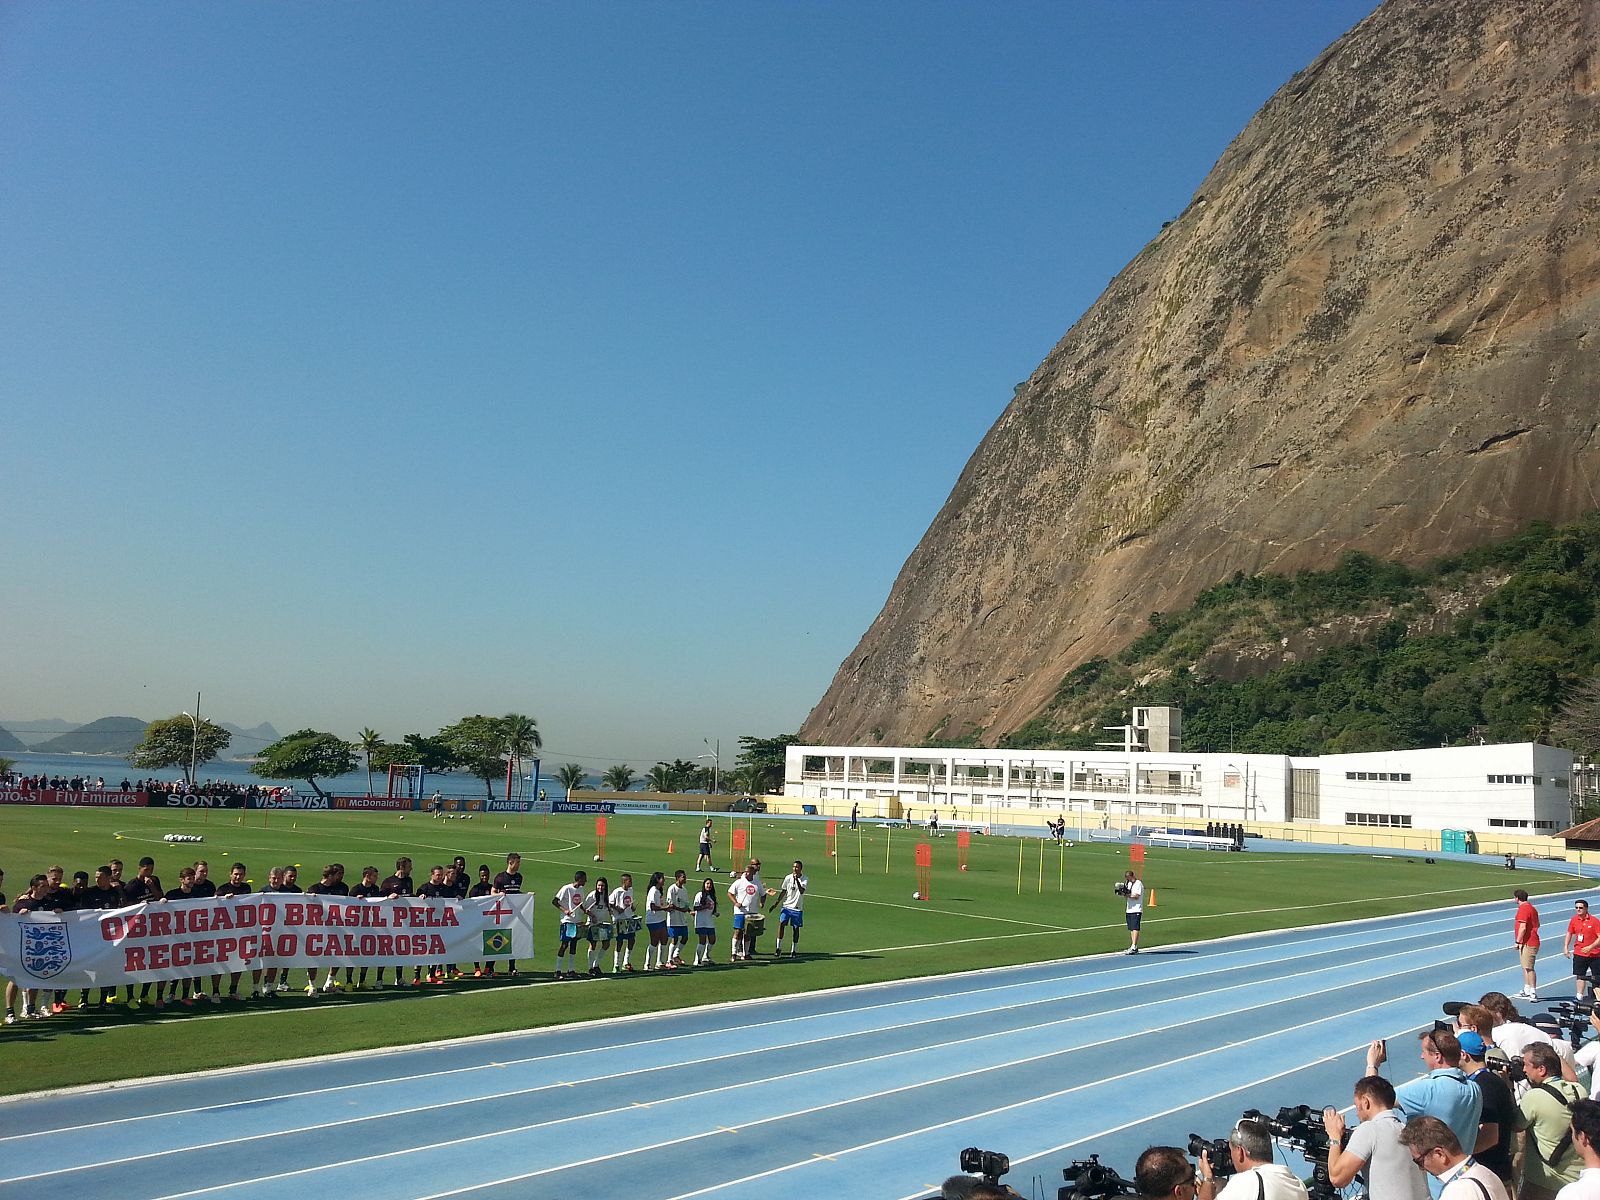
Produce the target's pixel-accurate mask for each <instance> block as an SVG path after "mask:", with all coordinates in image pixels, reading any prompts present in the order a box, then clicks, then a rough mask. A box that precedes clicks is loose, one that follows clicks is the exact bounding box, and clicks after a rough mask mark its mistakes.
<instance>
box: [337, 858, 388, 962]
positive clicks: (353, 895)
mask: <svg viewBox="0 0 1600 1200" xmlns="http://www.w3.org/2000/svg"><path fill="white" fill-rule="evenodd" d="M382 896H383V887H382V885H381V884H379V883H378V868H377V867H362V868H361V882H360V883H358V884H355V885H354V886H352V887H351V889H350V899H352V900H377V899H381V898H382ZM353 969H354V968H351V967H346V968H345V969H344V982H345V986H346V987H353V988H354V989H355V990H357V991H364V990H366V986H367V968H366V967H362V968H361V974H360V975H359V976H358V977H357V978H356V980H355V982H354V983H353V984H352V983H351V980H350V972H351V971H352V970H353ZM378 972H379V974H380V975H381V974H382V973H383V968H382V967H379V968H378Z"/></svg>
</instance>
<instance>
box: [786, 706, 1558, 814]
mask: <svg viewBox="0 0 1600 1200" xmlns="http://www.w3.org/2000/svg"><path fill="white" fill-rule="evenodd" d="M1154 724H1155V726H1156V728H1158V729H1160V730H1161V731H1162V736H1160V737H1158V738H1150V739H1149V741H1146V740H1145V739H1144V738H1143V737H1141V736H1140V730H1141V726H1140V724H1139V721H1138V716H1137V714H1136V719H1135V721H1134V723H1133V724H1132V725H1130V726H1129V727H1128V730H1126V731H1125V736H1126V739H1127V743H1128V744H1132V745H1135V746H1143V745H1147V744H1150V743H1151V742H1154V743H1156V744H1157V745H1161V746H1164V747H1165V748H1164V749H1105V750H993V749H946V748H933V747H892V748H891V747H886V746H790V747H789V750H788V754H787V760H786V764H785V774H784V795H785V797H787V798H790V799H798V800H803V801H806V802H810V803H816V802H824V803H825V805H826V809H827V810H828V811H833V812H837V811H843V810H847V809H848V808H849V807H850V806H851V805H859V806H860V809H861V812H862V814H863V816H868V817H887V818H898V817H902V816H904V815H906V814H907V812H908V811H909V812H910V813H911V814H912V815H915V814H916V813H917V811H918V810H919V809H920V810H925V809H926V808H928V807H930V806H935V805H936V806H938V807H940V808H944V809H948V808H951V807H954V808H956V809H958V810H965V811H970V812H973V813H974V814H976V812H977V811H979V810H981V812H982V814H983V815H984V816H985V817H986V819H989V820H993V821H999V822H1006V821H1008V820H1027V819H1028V818H1027V817H1025V816H1023V815H1022V814H1024V813H1031V814H1033V815H1034V817H1035V818H1036V819H1038V820H1043V819H1044V818H1045V817H1056V816H1062V815H1065V816H1067V817H1068V818H1069V819H1070V820H1071V821H1072V823H1074V824H1084V823H1090V822H1093V821H1096V820H1098V819H1099V818H1101V817H1111V818H1116V819H1117V820H1118V822H1119V823H1128V822H1129V821H1132V822H1137V823H1139V824H1149V825H1168V824H1171V825H1187V826H1192V825H1195V824H1196V823H1199V824H1204V823H1205V822H1207V821H1224V822H1234V821H1240V822H1279V823H1297V822H1300V823H1305V824H1307V825H1324V826H1327V825H1347V826H1364V827H1385V828H1391V829H1417V830H1438V829H1471V830H1476V831H1478V832H1480V833H1485V834H1488V833H1498V834H1505V835H1523V836H1534V835H1538V836H1548V835H1550V834H1553V833H1555V832H1556V831H1557V830H1561V829H1565V828H1567V827H1568V826H1569V825H1571V824H1572V804H1571V800H1570V792H1571V786H1572V770H1573V764H1572V755H1571V753H1570V752H1568V751H1566V750H1558V749H1556V748H1554V747H1551V746H1543V745H1539V744H1538V743H1534V742H1519V743H1515V744H1511V745H1495V746H1449V747H1444V748H1440V749H1436V750H1394V751H1386V752H1383V753H1373V754H1328V755H1322V756H1320V757H1315V758H1302V757H1293V756H1289V755H1280V754H1231V753H1229V754H1217V753H1206V754H1196V753H1189V752H1185V751H1182V750H1178V749H1176V748H1174V747H1175V745H1176V744H1177V738H1176V736H1175V733H1176V728H1177V726H1176V724H1175V723H1173V724H1172V726H1171V728H1172V731H1173V734H1174V736H1167V734H1166V731H1167V728H1168V722H1166V720H1165V719H1159V720H1157V721H1155V722H1154ZM1150 727H1151V723H1150V722H1149V721H1147V722H1146V724H1145V725H1144V726H1143V727H1142V728H1143V729H1145V730H1148V729H1149V728H1150Z"/></svg>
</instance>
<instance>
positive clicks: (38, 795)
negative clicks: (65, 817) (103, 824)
mask: <svg viewBox="0 0 1600 1200" xmlns="http://www.w3.org/2000/svg"><path fill="white" fill-rule="evenodd" d="M144 803H145V795H144V793H143V792H72V791H59V792H58V791H52V790H49V789H33V790H31V791H26V792H24V791H21V790H19V789H15V788H6V789H0V804H64V805H73V806H75V807H82V808H143V807H144Z"/></svg>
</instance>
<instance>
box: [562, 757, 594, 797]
mask: <svg viewBox="0 0 1600 1200" xmlns="http://www.w3.org/2000/svg"><path fill="white" fill-rule="evenodd" d="M585 774H587V772H586V771H584V769H583V768H582V767H580V766H579V765H578V764H577V763H562V764H561V769H560V770H558V771H557V772H556V782H557V783H559V784H560V785H561V786H562V787H564V788H566V789H567V799H568V800H571V799H572V789H573V788H575V787H578V786H580V785H581V784H582V783H583V777H584V775H585Z"/></svg>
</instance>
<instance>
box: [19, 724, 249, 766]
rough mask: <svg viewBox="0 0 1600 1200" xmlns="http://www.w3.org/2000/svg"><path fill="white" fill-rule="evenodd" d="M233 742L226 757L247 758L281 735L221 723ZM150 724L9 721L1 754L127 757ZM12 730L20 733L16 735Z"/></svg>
mask: <svg viewBox="0 0 1600 1200" xmlns="http://www.w3.org/2000/svg"><path fill="white" fill-rule="evenodd" d="M217 724H218V725H221V726H222V727H223V728H224V729H226V730H227V731H228V732H229V733H231V734H232V735H233V741H232V743H231V744H230V745H229V746H228V750H227V754H226V757H228V758H248V757H251V756H253V755H254V754H255V753H256V752H257V751H259V750H260V749H261V748H262V747H263V746H266V745H268V744H269V743H272V742H275V741H277V740H278V736H279V735H278V731H277V730H276V729H274V728H273V727H272V725H271V724H270V723H268V722H266V721H263V722H262V723H261V724H259V725H256V726H254V727H252V728H249V729H247V728H245V727H243V726H241V725H234V724H232V723H231V722H228V721H218V722H217ZM147 725H149V722H148V721H144V720H141V719H140V718H138V717H101V718H100V719H99V720H97V721H91V722H89V724H87V725H74V724H72V723H71V722H70V721H63V720H60V719H59V718H54V717H52V718H49V719H42V720H15V719H7V720H5V721H4V722H0V753H3V752H10V753H17V752H19V751H21V752H31V753H34V754H116V755H126V754H127V753H128V752H129V751H130V750H132V749H133V748H134V747H135V746H137V745H138V744H139V739H140V738H142V737H143V736H144V731H145V727H146V726H147ZM10 726H15V727H16V728H17V729H18V730H19V731H20V732H16V733H13V732H12V731H11V729H10V728H9V727H10Z"/></svg>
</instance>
